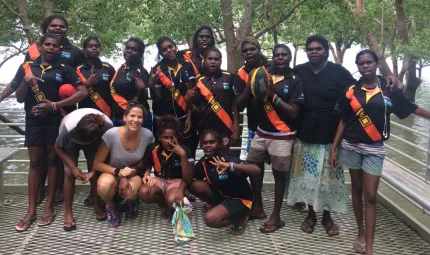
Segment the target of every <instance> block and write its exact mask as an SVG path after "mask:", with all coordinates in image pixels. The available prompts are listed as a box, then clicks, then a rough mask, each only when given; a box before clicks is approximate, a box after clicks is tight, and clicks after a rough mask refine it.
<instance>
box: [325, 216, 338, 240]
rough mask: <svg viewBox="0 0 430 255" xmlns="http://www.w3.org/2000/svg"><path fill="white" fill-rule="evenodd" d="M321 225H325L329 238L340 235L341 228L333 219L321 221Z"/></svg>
mask: <svg viewBox="0 0 430 255" xmlns="http://www.w3.org/2000/svg"><path fill="white" fill-rule="evenodd" d="M321 224H322V225H323V227H324V229H325V232H326V233H327V235H328V236H337V235H339V226H338V225H336V224H335V223H334V221H333V220H332V219H331V218H330V219H328V220H325V221H321ZM330 232H331V233H330Z"/></svg>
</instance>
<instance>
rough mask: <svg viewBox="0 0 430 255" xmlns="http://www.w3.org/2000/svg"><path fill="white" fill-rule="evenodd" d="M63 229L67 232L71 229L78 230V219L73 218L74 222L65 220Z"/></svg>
mask: <svg viewBox="0 0 430 255" xmlns="http://www.w3.org/2000/svg"><path fill="white" fill-rule="evenodd" d="M67 225H68V226H67ZM63 229H64V231H66V232H69V231H72V230H76V221H75V219H73V220H72V222H68V221H65V222H64V223H63Z"/></svg>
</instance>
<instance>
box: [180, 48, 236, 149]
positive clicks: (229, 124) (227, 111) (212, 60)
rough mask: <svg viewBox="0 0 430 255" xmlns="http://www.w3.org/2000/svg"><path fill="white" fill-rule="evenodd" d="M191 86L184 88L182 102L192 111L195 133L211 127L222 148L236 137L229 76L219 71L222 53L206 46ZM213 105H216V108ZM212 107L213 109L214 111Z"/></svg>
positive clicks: (233, 105)
mask: <svg viewBox="0 0 430 255" xmlns="http://www.w3.org/2000/svg"><path fill="white" fill-rule="evenodd" d="M203 58H204V63H203V68H201V72H200V75H201V76H200V78H199V80H198V82H197V85H196V87H195V88H193V89H191V90H188V91H187V94H186V95H185V101H186V102H187V104H188V107H189V108H190V109H191V110H192V112H193V115H192V116H193V117H192V118H193V119H194V121H193V123H194V125H195V127H196V129H197V134H203V132H204V131H205V130H207V129H215V130H216V131H217V132H218V133H219V134H221V136H222V137H223V150H224V152H226V153H228V152H229V150H230V145H231V144H234V143H235V142H236V141H237V140H238V138H239V131H240V129H239V112H238V109H237V106H236V102H235V99H234V94H233V86H232V76H231V74H230V73H229V72H226V71H223V70H221V62H222V55H221V52H220V51H219V50H218V49H217V48H207V49H206V50H205V51H204V53H203ZM213 105H217V106H219V107H217V108H216V109H214V108H213ZM215 110H216V111H215Z"/></svg>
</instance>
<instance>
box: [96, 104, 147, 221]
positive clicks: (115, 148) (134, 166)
mask: <svg viewBox="0 0 430 255" xmlns="http://www.w3.org/2000/svg"><path fill="white" fill-rule="evenodd" d="M145 114H146V110H145V108H144V107H143V105H140V104H129V105H128V107H127V109H126V110H125V114H124V117H123V120H124V122H125V126H120V127H114V128H111V129H110V130H108V131H107V132H106V133H105V134H104V135H103V137H102V142H101V143H100V147H99V149H98V151H97V154H96V157H95V159H94V168H95V169H96V170H97V171H99V172H101V175H100V177H99V179H98V181H97V193H98V194H99V196H100V197H101V199H102V200H103V201H104V202H105V203H106V213H107V223H108V226H109V227H118V226H119V225H120V223H121V216H120V215H119V214H118V212H119V211H125V219H135V218H136V217H137V216H138V214H139V208H138V204H137V191H138V190H139V188H140V186H141V184H142V178H141V177H140V176H138V175H137V173H138V172H140V171H143V164H142V158H143V155H144V154H145V150H146V147H147V146H148V145H149V144H150V143H152V142H154V136H153V135H152V132H151V131H149V130H148V129H146V128H143V127H141V126H142V122H143V119H144V116H145ZM121 204H122V205H124V206H123V207H122V208H121V206H120V205H121ZM124 207H125V208H124ZM121 209H122V210H121Z"/></svg>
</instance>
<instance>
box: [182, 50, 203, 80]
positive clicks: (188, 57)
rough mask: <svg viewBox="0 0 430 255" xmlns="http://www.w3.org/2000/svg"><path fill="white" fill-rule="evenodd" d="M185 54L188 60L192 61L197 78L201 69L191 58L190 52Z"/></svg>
mask: <svg viewBox="0 0 430 255" xmlns="http://www.w3.org/2000/svg"><path fill="white" fill-rule="evenodd" d="M183 56H184V58H185V59H186V60H188V61H189V62H190V63H191V65H192V66H193V69H194V74H195V75H196V79H197V77H198V75H199V69H198V68H197V66H196V64H194V61H193V59H192V58H191V55H190V54H188V52H185V53H184V55H183Z"/></svg>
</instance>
